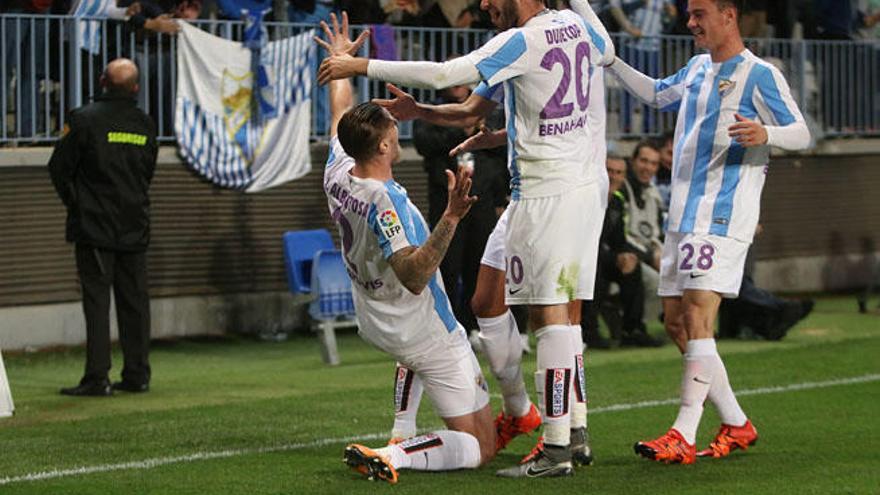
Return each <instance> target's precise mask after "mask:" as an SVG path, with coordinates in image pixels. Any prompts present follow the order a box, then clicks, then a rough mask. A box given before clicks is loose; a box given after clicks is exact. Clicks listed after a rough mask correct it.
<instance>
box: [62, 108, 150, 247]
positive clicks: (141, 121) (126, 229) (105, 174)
mask: <svg viewBox="0 0 880 495" xmlns="http://www.w3.org/2000/svg"><path fill="white" fill-rule="evenodd" d="M158 149H159V147H158V144H157V142H156V124H155V123H153V120H152V119H151V118H150V117H149V116H148V115H147V114H145V113H144V112H142V111H141V110H140V109H139V108H137V106H136V104H135V100H134V99H133V98H132V97H131V96H120V95H112V94H105V95H102V96H99V97H97V98H95V101H94V102H93V103H91V104H89V105H86V106H84V107H81V108H77V109H75V110H73V111H71V112H70V115H69V117H68V120H67V125H66V126H65V134H64V136H63V137H62V138H61V140H60V141H58V144H56V145H55V151H54V152H53V153H52V158H51V159H50V160H49V174H50V175H51V177H52V184H53V185H54V186H55V190H56V191H57V192H58V196H59V197H60V198H61V201H62V202H63V203H64V206H66V207H67V240H68V241H69V242H77V243H83V244H87V245H90V246H95V247H99V248H104V249H110V250H119V251H142V250H144V249H146V248H147V245H148V244H149V241H150V198H149V195H148V192H149V188H150V181H151V180H152V179H153V173H154V172H155V170H156V154H157V153H158Z"/></svg>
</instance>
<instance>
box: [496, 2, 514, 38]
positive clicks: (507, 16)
mask: <svg viewBox="0 0 880 495" xmlns="http://www.w3.org/2000/svg"><path fill="white" fill-rule="evenodd" d="M518 20H519V9H518V8H517V5H516V0H505V1H504V3H503V4H501V8H500V9H498V20H497V21H495V27H496V28H497V29H498V30H499V31H506V30H508V29H510V28H512V27H514V26H516V23H517V21H518Z"/></svg>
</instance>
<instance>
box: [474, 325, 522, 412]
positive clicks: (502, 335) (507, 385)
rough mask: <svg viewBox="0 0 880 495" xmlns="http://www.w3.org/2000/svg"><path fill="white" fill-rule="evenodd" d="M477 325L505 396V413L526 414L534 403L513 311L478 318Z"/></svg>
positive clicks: (495, 375) (493, 370) (490, 367)
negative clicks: (523, 367) (524, 378)
mask: <svg viewBox="0 0 880 495" xmlns="http://www.w3.org/2000/svg"><path fill="white" fill-rule="evenodd" d="M477 324H479V325H480V342H481V343H482V347H483V354H485V356H486V358H487V359H488V361H489V369H491V370H492V375H493V376H494V377H495V379H496V380H498V386H499V387H500V388H501V395H502V397H504V404H503V408H504V412H505V414H508V415H510V416H515V417H520V416H525V415H526V414H527V413H528V412H529V408H530V407H531V404H532V402H531V401H530V400H529V394H528V392H526V384H525V382H524V381H523V376H522V367H521V364H522V342H521V340H520V336H519V328H517V326H516V319H514V317H513V313H511V312H510V310H507V312H505V313H504V314H503V315H501V316H496V317H494V318H477Z"/></svg>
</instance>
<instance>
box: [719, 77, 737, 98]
mask: <svg viewBox="0 0 880 495" xmlns="http://www.w3.org/2000/svg"><path fill="white" fill-rule="evenodd" d="M734 88H736V81H731V80H730V79H722V80H720V81H718V94H720V95H721V97H722V98H723V97H725V96H727V95H728V93H730V92H731V91H733V90H734Z"/></svg>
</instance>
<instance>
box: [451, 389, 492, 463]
mask: <svg viewBox="0 0 880 495" xmlns="http://www.w3.org/2000/svg"><path fill="white" fill-rule="evenodd" d="M443 420H444V422H445V423H446V426H447V427H449V429H451V430H456V431H461V432H464V433H470V434H471V435H473V436H474V437H475V438H476V439H477V442H478V443H479V445H480V465H481V466H482V465H483V464H486V463H487V462H489V461H491V460H492V459H494V458H495V424H494V423H493V418H492V407H491V406H489V405H488V404H487V405H486V407H484V408H483V409H481V410H479V411H477V412H475V413H472V414H468V415H467V416H461V417H457V418H444V419H443Z"/></svg>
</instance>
